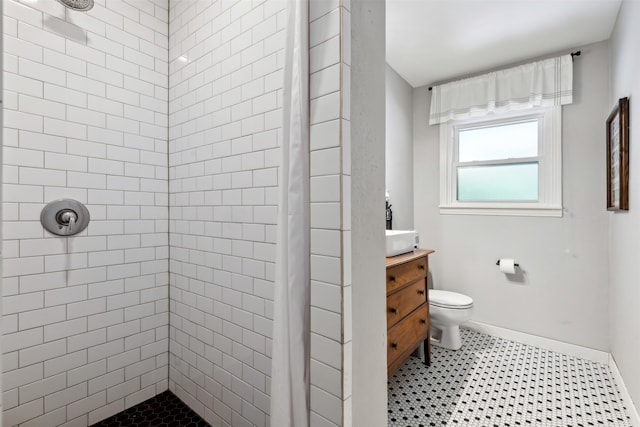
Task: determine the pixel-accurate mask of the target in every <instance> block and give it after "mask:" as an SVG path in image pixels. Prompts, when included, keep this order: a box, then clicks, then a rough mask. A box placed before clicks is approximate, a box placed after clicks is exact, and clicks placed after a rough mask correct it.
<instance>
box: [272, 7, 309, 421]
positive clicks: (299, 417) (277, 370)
mask: <svg viewBox="0 0 640 427" xmlns="http://www.w3.org/2000/svg"><path fill="white" fill-rule="evenodd" d="M287 8H288V19H287V30H286V32H287V36H286V51H285V69H284V90H283V129H282V131H283V142H282V147H281V151H282V160H281V164H280V174H279V183H280V199H279V206H278V235H277V244H276V251H277V254H276V267H275V268H276V272H275V293H274V313H273V351H272V362H271V414H270V417H271V425H272V426H274V427H275V426H277V427H294V426H295V427H307V426H308V425H309V330H310V327H309V294H310V291H309V288H310V278H309V276H310V274H309V93H308V92H309V89H308V88H309V66H308V62H309V48H308V46H309V44H308V0H290V1H287Z"/></svg>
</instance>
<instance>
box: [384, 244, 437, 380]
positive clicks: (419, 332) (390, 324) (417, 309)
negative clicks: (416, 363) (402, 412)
mask: <svg viewBox="0 0 640 427" xmlns="http://www.w3.org/2000/svg"><path fill="white" fill-rule="evenodd" d="M433 252H434V251H433V250H431V249H417V250H416V251H414V252H410V253H407V254H403V255H398V256H394V257H391V258H387V375H388V376H391V375H392V374H393V373H394V372H395V371H396V369H398V368H399V367H400V365H402V364H403V363H404V361H405V360H406V359H407V357H409V356H410V355H411V353H413V352H414V351H415V349H417V348H418V347H419V346H420V344H422V343H424V356H425V363H426V364H427V365H428V364H429V363H430V361H431V343H430V341H429V289H428V288H427V272H428V271H429V254H431V253H433Z"/></svg>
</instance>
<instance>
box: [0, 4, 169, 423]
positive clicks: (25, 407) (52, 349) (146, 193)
mask: <svg viewBox="0 0 640 427" xmlns="http://www.w3.org/2000/svg"><path fill="white" fill-rule="evenodd" d="M3 8H4V11H3V12H4V28H3V33H4V43H3V44H4V46H3V52H4V56H3V61H4V71H3V78H4V126H5V129H4V137H3V143H4V151H3V169H4V176H3V184H4V186H3V191H4V193H3V215H4V223H3V234H4V236H3V237H4V242H3V243H4V244H3V252H4V253H3V255H4V262H3V276H4V279H3V289H2V294H3V301H2V303H3V306H2V311H3V317H2V327H3V333H4V336H3V341H2V350H3V352H4V358H3V369H4V374H3V389H4V426H5V427H10V426H15V425H18V424H20V425H21V426H54V425H64V426H86V425H88V424H91V423H93V422H95V421H98V420H100V419H102V418H105V417H107V416H109V415H112V414H114V413H116V412H119V411H120V410H122V409H124V408H125V407H129V406H131V405H134V404H136V403H138V402H140V401H142V400H145V399H147V398H149V397H152V396H154V395H155V394H156V393H159V392H161V391H162V390H164V389H166V388H167V386H168V381H167V366H168V356H167V346H168V298H167V295H168V241H167V239H168V237H167V236H168V233H167V231H168V197H167V185H168V183H167V178H168V173H167V119H168V116H167V100H168V75H167V74H168V64H167V47H168V25H167V22H168V2H167V0H136V1H120V0H108V1H107V0H96V4H95V7H94V8H93V10H91V11H90V12H88V13H82V12H74V11H69V10H66V9H65V8H64V7H63V6H62V5H60V4H59V3H57V2H55V1H39V2H30V1H23V2H18V1H16V0H4V2H3ZM59 198H73V199H76V200H79V201H81V202H83V203H86V204H87V207H88V208H89V211H90V214H91V222H90V224H89V227H88V228H87V229H86V230H85V231H83V232H82V233H80V234H79V235H78V236H76V237H69V238H62V237H57V236H53V235H51V234H49V233H48V232H45V231H44V230H43V228H42V226H41V225H40V221H39V218H40V211H41V210H42V208H43V206H44V205H45V204H46V203H48V202H50V201H52V200H55V199H59Z"/></svg>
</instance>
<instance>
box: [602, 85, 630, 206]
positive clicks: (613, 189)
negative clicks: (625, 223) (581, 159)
mask: <svg viewBox="0 0 640 427" xmlns="http://www.w3.org/2000/svg"><path fill="white" fill-rule="evenodd" d="M607 210H609V211H628V210H629V98H620V99H619V100H618V105H616V106H615V107H614V109H613V111H612V112H611V114H610V115H609V118H607Z"/></svg>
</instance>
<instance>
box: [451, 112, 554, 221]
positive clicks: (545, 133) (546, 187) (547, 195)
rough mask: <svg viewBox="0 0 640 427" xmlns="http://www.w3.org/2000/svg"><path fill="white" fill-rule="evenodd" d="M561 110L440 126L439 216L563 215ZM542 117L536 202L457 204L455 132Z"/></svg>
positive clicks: (513, 114)
mask: <svg viewBox="0 0 640 427" xmlns="http://www.w3.org/2000/svg"><path fill="white" fill-rule="evenodd" d="M561 108H562V107H560V106H557V107H550V108H540V109H535V111H532V110H527V111H518V112H513V113H507V114H500V115H496V116H494V117H491V118H487V117H483V118H481V119H478V118H475V119H469V120H464V121H449V122H447V123H443V124H441V125H440V213H441V214H454V215H508V216H545V217H561V216H562V144H561V140H562V110H561ZM534 117H535V118H540V117H542V118H543V121H542V123H543V124H542V129H541V130H542V138H540V164H539V169H538V172H539V182H538V188H539V200H538V201H537V202H458V200H457V194H456V193H457V192H456V185H457V183H456V179H457V178H456V173H455V166H456V162H455V155H456V143H455V141H454V135H455V131H456V129H459V128H462V127H468V126H469V125H473V124H478V123H483V124H490V123H492V122H493V123H500V122H504V121H505V120H509V119H514V118H518V119H527V118H534Z"/></svg>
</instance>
